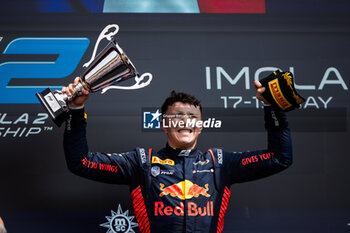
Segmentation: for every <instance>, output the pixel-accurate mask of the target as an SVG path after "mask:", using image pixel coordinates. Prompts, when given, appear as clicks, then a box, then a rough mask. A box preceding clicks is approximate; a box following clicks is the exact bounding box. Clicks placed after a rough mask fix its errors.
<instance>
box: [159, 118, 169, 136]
mask: <svg viewBox="0 0 350 233" xmlns="http://www.w3.org/2000/svg"><path fill="white" fill-rule="evenodd" d="M164 122H165V119H164V118H162V119H161V120H160V128H162V130H163V132H164V133H165V134H168V127H164Z"/></svg>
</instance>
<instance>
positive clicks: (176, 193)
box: [159, 180, 210, 200]
mask: <svg viewBox="0 0 350 233" xmlns="http://www.w3.org/2000/svg"><path fill="white" fill-rule="evenodd" d="M208 186H209V185H208V184H205V185H204V188H203V187H201V186H199V185H197V184H193V183H192V182H191V181H189V180H184V181H181V182H179V183H177V184H173V185H170V186H168V187H165V188H164V184H162V183H160V190H161V191H162V192H161V193H160V194H159V196H160V197H162V196H165V195H170V196H172V197H177V198H179V199H181V200H185V199H191V198H192V197H199V195H203V196H205V197H210V194H208V191H209V188H208Z"/></svg>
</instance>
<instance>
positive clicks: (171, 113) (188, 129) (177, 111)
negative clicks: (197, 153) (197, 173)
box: [162, 102, 202, 150]
mask: <svg viewBox="0 0 350 233" xmlns="http://www.w3.org/2000/svg"><path fill="white" fill-rule="evenodd" d="M198 120H201V112H200V109H199V106H198V107H195V106H194V105H191V104H187V103H181V102H175V103H174V104H173V105H170V106H169V107H168V110H167V111H166V113H165V114H163V120H162V129H163V131H164V132H165V133H166V134H167V136H168V144H169V146H171V147H172V148H179V149H183V150H191V149H193V148H194V147H195V146H196V144H197V138H198V136H199V134H200V133H201V131H202V128H201V127H196V124H195V122H196V121H198ZM190 122H191V123H190ZM192 123H194V124H192Z"/></svg>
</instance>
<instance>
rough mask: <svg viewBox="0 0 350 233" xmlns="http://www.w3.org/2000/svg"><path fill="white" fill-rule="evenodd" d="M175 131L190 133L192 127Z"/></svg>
mask: <svg viewBox="0 0 350 233" xmlns="http://www.w3.org/2000/svg"><path fill="white" fill-rule="evenodd" d="M177 132H178V133H192V132H193V130H192V129H178V130H177Z"/></svg>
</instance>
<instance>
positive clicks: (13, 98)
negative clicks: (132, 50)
mask: <svg viewBox="0 0 350 233" xmlns="http://www.w3.org/2000/svg"><path fill="white" fill-rule="evenodd" d="M89 44H90V40H89V39H88V38H34V37H29V38H18V39H15V40H13V41H11V42H10V43H9V44H8V46H7V47H6V49H5V50H4V52H3V54H58V57H57V59H56V61H53V62H52V61H46V62H45V61H42V62H41V61H40V62H38V61H35V62H34V61H33V62H30V61H26V62H4V63H2V64H0V104H4V103H6V104H7V103H15V104H19V103H39V101H38V100H37V98H36V97H35V93H36V92H40V91H42V90H43V89H45V88H47V86H9V85H8V84H9V82H10V80H11V79H15V78H21V79H22V78H29V79H30V78H50V79H51V78H52V79H53V78H65V77H67V76H68V75H70V74H72V73H73V72H74V70H75V69H76V67H77V66H78V64H79V62H80V60H81V58H82V57H83V55H84V53H85V51H86V49H87V48H88V46H89Z"/></svg>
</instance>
